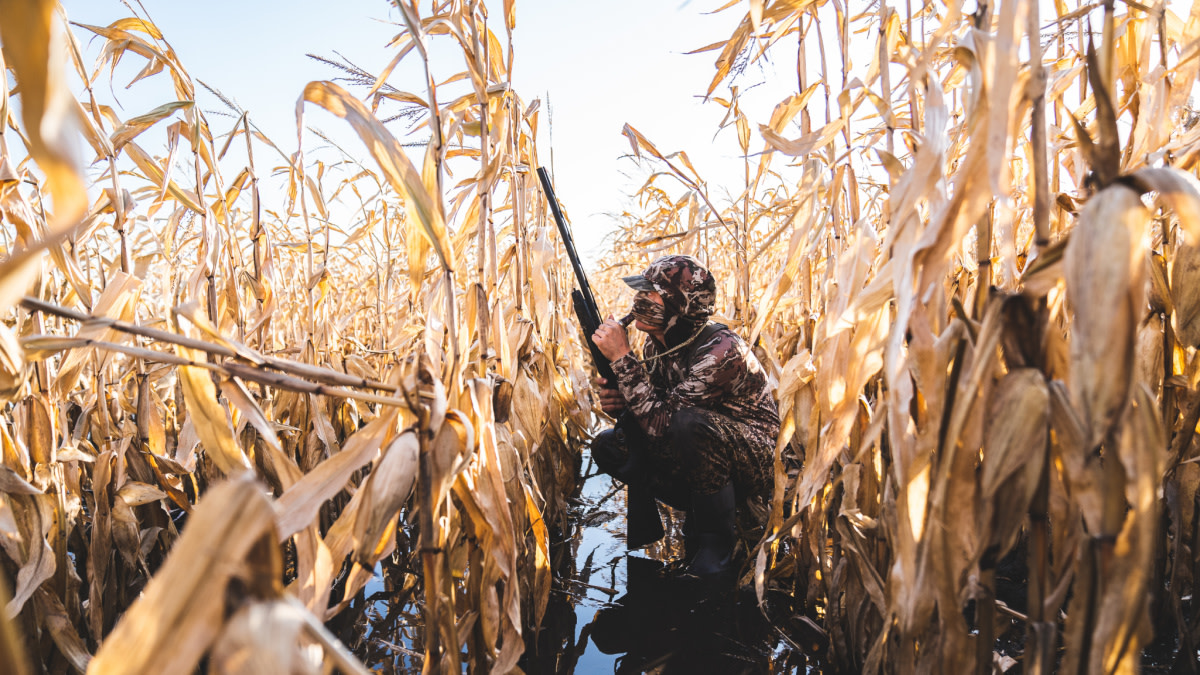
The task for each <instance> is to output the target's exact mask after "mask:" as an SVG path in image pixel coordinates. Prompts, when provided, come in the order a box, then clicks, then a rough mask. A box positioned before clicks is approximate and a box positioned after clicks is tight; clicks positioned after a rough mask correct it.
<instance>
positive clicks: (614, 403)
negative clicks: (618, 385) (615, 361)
mask: <svg viewBox="0 0 1200 675" xmlns="http://www.w3.org/2000/svg"><path fill="white" fill-rule="evenodd" d="M596 391H597V392H598V393H599V395H600V409H601V410H603V411H604V414H606V415H608V416H610V417H616V416H617V415H620V414H621V412H622V411H624V410H625V395H624V394H622V393H621V390H620V389H615V388H612V387H611V386H610V385H609V384H608V380H606V379H604V378H603V377H597V378H596Z"/></svg>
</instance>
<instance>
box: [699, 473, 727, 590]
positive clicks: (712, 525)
mask: <svg viewBox="0 0 1200 675" xmlns="http://www.w3.org/2000/svg"><path fill="white" fill-rule="evenodd" d="M736 513H737V509H736V505H735V503H734V497H733V483H726V484H725V485H724V486H722V487H721V489H720V490H717V491H716V492H714V493H713V494H710V495H699V494H693V495H692V508H691V510H690V511H688V515H687V518H688V521H689V523H691V522H692V519H693V518H694V519H695V521H694V524H693V525H692V527H691V530H692V539H693V541H694V546H695V547H694V550H695V556H694V557H693V558H692V560H691V563H690V564H688V567H687V574H688V576H693V577H697V578H699V579H701V580H704V581H715V580H718V579H723V578H725V577H727V576H728V575H729V574H731V573H732V572H733V549H734V545H735V544H736V543H737V539H736V534H735V531H734V521H735V518H736Z"/></svg>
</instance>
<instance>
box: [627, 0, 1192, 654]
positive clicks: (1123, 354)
mask: <svg viewBox="0 0 1200 675" xmlns="http://www.w3.org/2000/svg"><path fill="white" fill-rule="evenodd" d="M1038 10H1039V8H1038V7H1036V6H1034V5H1031V4H1029V3H998V4H994V5H993V4H989V3H984V4H983V5H981V6H980V8H979V9H978V10H977V11H976V13H975V14H974V15H972V16H964V15H963V14H962V13H961V9H960V7H959V5H958V3H950V4H949V5H947V6H946V7H941V6H936V5H928V6H926V7H925V9H924V10H922V11H921V12H919V13H917V14H915V15H914V14H909V15H907V16H905V15H903V13H902V11H897V10H896V9H894V8H893V7H891V6H890V5H889V3H886V2H885V3H878V4H877V5H875V6H873V7H872V8H871V9H870V10H869V11H868V13H866V14H862V15H860V16H858V17H857V18H855V19H850V18H848V17H846V16H845V15H843V14H841V13H839V11H838V10H837V9H836V8H835V7H831V6H817V5H803V6H797V5H796V4H795V3H785V2H769V1H768V2H758V1H756V2H751V3H750V11H749V12H747V14H746V15H745V17H744V18H743V19H742V21H741V22H740V24H739V25H738V27H737V28H736V30H735V31H734V33H733V34H732V35H731V36H730V39H729V40H727V41H725V42H723V43H718V44H716V45H713V46H711V47H710V48H711V49H713V50H719V51H720V55H719V56H718V59H717V63H716V71H717V72H716V74H715V76H714V79H713V81H712V83H711V84H710V86H709V94H710V95H711V94H712V93H713V92H714V91H715V90H716V89H717V87H718V86H720V85H721V84H722V83H723V82H725V81H726V79H727V78H729V77H731V74H732V73H733V72H734V69H736V68H738V67H740V64H741V63H742V62H743V60H744V58H745V56H746V55H747V54H749V55H751V57H752V58H757V57H758V56H760V55H761V54H763V53H765V51H766V50H767V49H768V48H770V47H771V45H774V44H776V43H779V42H781V41H782V42H786V40H785V38H786V37H788V36H792V37H798V38H800V39H801V51H800V56H799V58H798V59H797V62H798V73H797V74H798V79H799V82H800V83H801V87H800V89H801V90H800V91H799V92H798V93H797V94H795V95H794V96H792V97H789V98H788V99H786V100H784V101H782V102H780V104H779V105H778V106H777V107H776V109H775V111H774V113H773V115H772V117H771V119H770V121H769V122H767V123H764V124H761V125H760V126H759V133H760V135H761V136H762V138H763V140H764V141H765V146H764V150H765V153H764V155H763V156H762V158H761V159H760V160H758V167H757V168H758V171H757V175H759V176H761V177H763V180H762V182H761V184H760V182H759V181H758V180H747V181H746V183H747V185H750V186H752V189H751V195H749V196H747V197H746V198H745V199H742V200H740V201H739V203H737V204H729V205H727V206H726V207H725V211H723V213H726V214H728V217H730V218H734V219H736V220H737V221H738V222H742V223H746V224H747V226H746V229H745V231H743V232H742V233H741V234H740V238H742V239H743V240H744V241H746V242H747V245H748V248H749V249H750V250H754V251H756V253H755V255H754V257H753V260H754V261H755V262H754V266H755V270H769V271H770V272H769V273H768V274H754V275H752V276H751V278H752V279H753V280H757V279H760V278H761V279H764V281H761V282H758V281H755V283H754V284H753V287H752V288H750V289H749V290H748V296H749V298H750V299H752V301H753V304H754V307H755V308H756V309H757V311H756V312H754V313H753V314H754V316H753V319H752V320H750V321H748V322H747V323H745V324H741V325H742V326H743V328H742V330H743V331H744V334H745V335H746V336H747V337H749V338H750V339H751V340H754V341H755V342H756V349H757V352H758V354H759V355H760V358H762V359H763V360H764V362H765V363H766V364H767V365H768V368H769V369H770V370H771V371H772V372H773V373H774V374H775V376H776V377H777V378H778V380H779V385H780V388H779V400H780V408H781V413H782V414H783V435H782V437H781V438H780V442H779V457H778V459H777V464H776V473H777V481H776V492H775V500H774V505H773V510H772V515H771V520H770V526H769V532H768V536H767V537H765V538H764V540H763V541H762V543H761V545H760V547H759V549H758V551H757V559H756V566H755V568H754V570H753V573H752V575H751V577H750V578H752V579H753V580H754V582H755V584H756V586H757V588H758V590H759V593H760V598H764V597H765V591H766V590H767V589H768V588H791V589H794V590H795V592H796V593H798V594H800V595H801V596H802V597H805V598H806V602H807V603H808V606H809V609H810V611H812V612H813V613H814V614H817V613H818V612H823V618H824V627H825V629H826V630H827V631H828V637H829V639H830V650H831V659H832V661H833V662H834V664H835V665H836V666H837V667H839V668H841V669H845V670H847V671H854V672H858V671H862V672H880V671H884V672H962V671H965V670H968V669H970V668H971V667H972V666H974V667H975V669H976V670H978V671H980V672H986V671H988V670H990V669H991V668H992V663H993V661H994V660H997V662H999V660H1000V656H999V655H996V654H994V650H995V649H996V644H995V641H994V638H995V637H998V636H997V635H996V633H995V631H996V630H999V628H997V625H998V624H997V623H996V617H997V616H1004V617H1012V616H1019V617H1020V620H1021V621H1023V622H1025V623H1026V628H1027V632H1028V634H1027V637H1026V649H1025V652H1024V653H1025V666H1026V668H1027V669H1028V670H1030V671H1031V672H1048V671H1049V670H1051V669H1053V668H1054V664H1055V661H1054V659H1055V656H1056V649H1057V645H1058V641H1059V640H1060V639H1062V640H1063V643H1064V645H1065V647H1066V651H1065V658H1064V660H1063V662H1062V665H1063V670H1064V672H1076V671H1078V672H1100V671H1103V672H1113V671H1114V670H1117V669H1122V671H1124V670H1128V669H1133V668H1135V667H1136V664H1137V662H1138V659H1139V655H1140V651H1141V647H1143V646H1145V645H1146V644H1147V640H1148V639H1149V636H1150V630H1151V628H1152V627H1153V629H1154V630H1155V631H1157V632H1158V636H1159V637H1161V638H1162V639H1164V640H1166V641H1167V643H1170V641H1171V640H1172V639H1173V638H1174V639H1178V640H1179V645H1180V646H1179V658H1180V664H1181V665H1182V666H1183V667H1185V668H1191V667H1192V665H1191V664H1190V663H1185V662H1189V660H1190V655H1191V654H1193V653H1194V651H1195V648H1194V639H1193V638H1194V633H1195V630H1196V626H1197V623H1198V622H1197V621H1196V619H1195V618H1194V616H1192V615H1191V614H1190V613H1189V610H1188V602H1189V601H1187V600H1186V599H1185V598H1187V597H1188V596H1189V594H1190V593H1191V592H1192V589H1193V587H1194V584H1195V579H1194V573H1195V570H1193V569H1191V566H1190V562H1188V561H1189V560H1190V559H1191V558H1190V557H1189V553H1188V551H1190V550H1192V549H1193V548H1194V547H1195V546H1196V545H1197V542H1195V541H1194V539H1195V527H1194V526H1195V523H1196V522H1197V521H1196V517H1195V508H1194V504H1193V502H1194V500H1193V497H1194V496H1195V494H1196V490H1197V485H1198V484H1200V471H1198V470H1197V469H1195V468H1194V466H1195V465H1194V463H1193V462H1189V461H1188V460H1189V459H1191V458H1192V456H1193V455H1194V454H1195V452H1196V451H1195V449H1194V448H1193V446H1192V440H1193V439H1192V435H1193V433H1192V432H1193V429H1194V428H1195V426H1196V423H1197V419H1200V405H1197V403H1196V401H1197V399H1198V397H1197V395H1196V393H1195V382H1196V379H1197V376H1196V373H1197V368H1198V367H1200V365H1198V362H1197V359H1196V357H1195V350H1196V348H1197V346H1200V341H1198V340H1197V339H1196V337H1195V330H1194V328H1192V326H1194V325H1195V324H1194V323H1193V321H1192V319H1193V317H1194V316H1195V315H1196V310H1195V308H1194V305H1195V303H1194V302H1193V298H1192V297H1191V295H1192V293H1191V291H1190V290H1189V289H1191V288H1193V287H1195V282H1194V280H1192V279H1191V276H1189V275H1191V274H1192V273H1193V269H1194V268H1195V267H1196V264H1195V261H1194V260H1193V258H1194V257H1195V255H1194V250H1193V248H1194V245H1195V240H1196V239H1198V238H1200V201H1197V200H1198V199H1200V191H1198V189H1197V187H1196V183H1195V180H1194V178H1193V177H1192V173H1193V172H1194V171H1195V166H1196V158H1197V157H1200V153H1198V152H1197V147H1200V146H1197V141H1198V140H1200V135H1197V134H1196V133H1194V129H1193V128H1192V127H1191V126H1189V124H1190V122H1189V120H1190V116H1191V114H1190V110H1189V109H1188V108H1187V107H1186V104H1187V99H1188V94H1187V93H1186V92H1190V90H1191V86H1192V83H1193V82H1194V81H1195V78H1196V75H1197V65H1196V62H1195V59H1194V58H1192V57H1191V50H1193V49H1194V48H1193V46H1192V45H1193V44H1194V41H1195V39H1196V38H1197V36H1200V21H1198V20H1195V19H1194V18H1188V19H1186V20H1183V19H1180V18H1179V17H1176V16H1174V15H1172V14H1170V13H1169V9H1167V8H1166V7H1165V5H1162V4H1155V5H1153V6H1151V7H1149V8H1148V9H1147V8H1144V7H1142V6H1140V5H1139V6H1136V7H1131V8H1129V9H1127V10H1126V11H1125V12H1124V13H1123V14H1118V12H1117V8H1116V7H1115V6H1114V3H1111V2H1109V3H1102V4H1100V5H1097V6H1096V7H1091V6H1084V5H1081V6H1080V7H1078V8H1074V7H1068V6H1066V5H1065V4H1060V5H1057V10H1058V14H1057V16H1055V17H1054V18H1053V20H1052V21H1049V22H1048V21H1046V20H1044V18H1043V17H1041V16H1039V11H1038ZM1092 10H1095V11H1094V12H1093V11H1092ZM1089 20H1093V21H1095V20H1099V21H1098V23H1099V25H1100V33H1101V35H1100V40H1099V44H1098V46H1097V47H1096V49H1095V51H1093V50H1091V48H1090V47H1089V43H1088V42H1087V41H1086V40H1084V36H1085V35H1090V31H1089V30H1086V26H1087V21H1089ZM1047 26H1052V27H1053V33H1052V34H1050V37H1051V39H1050V40H1041V39H1039V35H1040V34H1041V33H1042V32H1043V30H1044V29H1046V27H1047ZM868 29H869V30H868ZM859 36H862V37H859ZM1030 36H1033V39H1034V41H1035V44H1037V43H1040V44H1041V46H1042V49H1043V50H1044V51H1045V52H1046V54H1045V57H1046V58H1043V53H1042V51H1040V50H1036V49H1035V50H1034V51H1033V53H1032V54H1030V55H1029V56H1028V57H1022V56H1021V54H1022V51H1023V50H1027V45H1028V43H1029V37H1030ZM1072 36H1076V37H1074V38H1073V37H1072ZM1089 39H1090V38H1089ZM864 41H865V42H866V43H865V44H864ZM832 45H836V48H834V47H830V48H829V49H828V51H827V46H832ZM841 54H871V55H873V56H874V60H873V62H871V63H870V64H867V65H866V67H865V69H862V65H863V64H859V66H860V70H856V71H851V70H850V69H849V68H848V64H847V63H846V62H845V59H843V58H842V56H841ZM806 64H819V65H818V66H813V69H814V70H815V69H817V68H819V69H820V73H819V75H820V79H821V81H823V82H824V83H826V86H828V84H829V83H831V82H833V83H836V82H838V81H839V77H838V76H839V73H838V72H837V68H838V66H839V64H840V66H841V73H840V82H841V83H842V86H843V89H842V91H841V92H840V93H838V92H836V91H834V92H833V93H834V95H833V96H827V97H826V103H825V105H824V106H823V107H824V113H825V120H826V121H825V124H824V125H823V126H817V127H816V128H812V127H813V126H814V125H813V124H812V118H813V117H815V116H816V114H814V115H812V116H809V115H808V108H811V107H813V106H817V108H818V109H819V108H820V107H821V106H820V99H819V98H818V97H816V95H815V94H816V92H817V87H816V86H806V85H805V82H806V81H807V80H809V79H811V76H812V73H810V72H809V67H808V66H807V65H806ZM897 75H902V77H900V78H898V77H897ZM894 87H900V88H901V91H900V93H901V96H900V97H897V96H896V93H897V92H896V91H895V90H894ZM1181 87H1182V88H1181ZM719 102H720V103H721V104H722V105H723V106H725V107H726V109H727V110H728V111H729V113H728V115H727V120H731V124H730V125H731V126H733V125H734V124H736V119H737V117H738V115H739V114H740V111H739V108H738V106H737V104H736V98H730V99H729V100H722V101H719ZM864 103H869V105H868V106H865V107H863V105H862V104H864ZM1047 105H1048V106H1049V110H1047V109H1046V107H1047ZM801 111H804V114H803V115H800V119H799V124H798V126H799V130H800V135H799V136H798V137H796V138H789V137H788V133H787V130H788V127H789V125H790V124H791V122H792V120H793V119H794V118H796V117H797V115H798V114H800V112H801ZM814 113H818V111H817V110H814ZM818 114H819V113H818ZM1176 121H1178V122H1179V126H1178V127H1175V126H1174V122H1176ZM1119 122H1120V124H1126V125H1127V127H1125V128H1127V130H1128V131H1127V132H1122V135H1124V134H1125V133H1128V139H1127V140H1126V141H1125V142H1124V143H1122V140H1121V138H1119V137H1118V129H1119V128H1122V127H1120V126H1119ZM737 126H738V129H737V131H738V134H739V142H741V144H742V146H743V150H744V151H745V149H746V146H747V143H746V141H745V136H746V132H745V126H744V125H741V124H737ZM646 144H647V145H648V144H649V141H646ZM654 154H655V156H656V157H657V158H658V160H659V162H661V161H663V160H662V157H663V155H662V154H661V153H657V152H655V153H654ZM772 154H774V155H787V156H791V157H797V158H800V159H801V160H802V162H801V163H800V164H799V166H798V167H797V168H795V169H791V170H788V171H782V170H781V171H780V172H771V171H768V170H767V167H768V166H769V162H770V161H771V156H772ZM876 159H877V160H878V161H879V163H878V164H877V165H876V166H874V167H868V168H864V167H867V162H868V161H870V162H874V161H875V160H876ZM1163 163H1166V164H1168V165H1169V166H1162V164H1163ZM747 175H754V172H751V171H747ZM642 195H643V197H644V198H645V199H646V202H647V203H649V204H652V205H654V206H653V207H652V210H647V211H646V212H644V213H643V214H636V215H634V216H632V217H631V221H630V225H629V226H628V227H627V228H625V229H624V230H623V232H622V234H621V235H620V236H619V237H618V239H617V242H616V253H617V259H616V260H614V261H613V262H612V265H613V267H614V268H617V269H623V268H630V267H633V268H636V267H637V266H638V265H644V264H645V262H646V258H645V256H646V255H647V254H646V253H645V252H644V250H643V249H640V248H639V247H637V246H635V245H634V242H654V243H655V245H656V248H659V249H660V250H663V251H664V252H665V251H680V252H703V244H702V242H701V240H699V239H698V238H696V237H694V236H692V235H693V234H694V233H695V232H696V231H699V230H698V228H697V225H701V226H702V225H703V222H704V219H703V218H697V215H696V213H695V211H696V203H695V201H689V196H688V195H685V196H684V198H682V199H676V197H675V196H673V195H672V194H670V193H668V192H667V191H665V190H663V189H662V187H661V186H660V185H659V183H658V182H657V181H655V180H654V179H652V180H651V181H650V182H648V183H647V185H646V186H644V187H643V189H642ZM1149 196H1155V197H1156V199H1157V201H1156V202H1154V203H1153V210H1149V209H1148V208H1147V206H1146V205H1147V204H1150V203H1151V202H1150V201H1148V200H1149ZM814 204H820V205H822V207H823V208H814V206H813V205H814ZM1081 204H1082V207H1081V206H1080V205H1081ZM747 205H749V206H747ZM739 212H740V213H739ZM659 242H661V245H659V244H658V243H659ZM658 254H660V252H659V250H655V251H654V252H653V254H652V255H658ZM735 258H736V256H733V255H716V254H714V253H713V250H712V249H709V255H708V260H709V263H710V265H711V266H712V267H713V269H714V271H716V272H717V274H718V276H719V278H721V277H723V278H726V279H736V278H738V276H737V275H738V274H739V273H741V272H743V271H744V270H743V268H742V265H741V263H740V262H737V261H736V260H735ZM626 273H627V272H626ZM730 289H731V290H732V286H731V287H730ZM739 294H740V291H739ZM1147 307H1149V309H1150V311H1149V312H1147V311H1146V310H1147ZM1188 331H1190V332H1188ZM1185 333H1186V335H1185ZM1051 432H1053V433H1051ZM793 442H794V444H795V445H796V446H798V447H801V448H802V449H803V456H804V461H805V466H804V469H803V470H802V471H801V472H800V473H799V474H798V475H797V476H796V478H795V479H788V478H787V474H786V472H785V470H786V461H785V460H786V456H787V453H788V451H789V447H790V445H792V444H793ZM1160 490H1161V491H1162V492H1161V494H1162V495H1163V497H1162V498H1160V497H1159V496H1158V495H1159V494H1160V492H1159V491H1160ZM1164 500H1165V501H1164ZM1160 509H1165V512H1166V514H1167V517H1168V519H1169V522H1170V536H1169V537H1168V536H1167V533H1166V532H1164V531H1163V527H1162V525H1161V522H1160V515H1159V514H1160V513H1161V511H1160ZM1026 514H1028V516H1029V520H1028V521H1027V522H1026V521H1025V520H1024V519H1025V515H1026ZM827 542H830V543H832V548H827ZM1010 551H1017V553H1014V554H1012V555H1018V556H1023V557H1025V559H1026V561H1027V564H1028V573H1027V575H1026V576H1027V578H1026V579H1025V581H1026V582H1027V583H1026V587H1027V593H1026V594H1025V596H1026V597H1024V598H1017V599H1014V598H1013V597H1012V596H1009V597H1007V598H1005V599H1006V600H1007V601H1008V602H1014V601H1015V600H1022V601H1025V602H1027V604H1028V611H1027V612H1014V611H1012V609H1011V608H1007V607H1003V606H999V605H997V604H996V588H995V570H996V566H997V564H998V563H999V562H1000V561H1001V560H1002V559H1003V558H1005V556H1006V555H1008V554H1009V553H1010ZM1068 594H1071V595H1072V600H1071V602H1070V603H1069V604H1067V603H1066V597H1067V595H1068ZM1147 598H1149V600H1147ZM969 601H974V606H975V612H974V616H967V617H965V618H964V608H965V607H966V606H967V603H968V602H969ZM1151 605H1153V606H1154V607H1155V608H1156V609H1155V611H1154V615H1155V616H1157V617H1160V618H1159V619H1157V620H1156V621H1155V622H1153V625H1152V622H1151V621H1150V615H1149V610H1150V607H1151ZM997 610H999V611H997ZM1063 610H1065V615H1066V620H1065V621H1062V620H1060V617H1061V614H1062V611H1063ZM969 621H970V622H973V623H974V624H975V626H976V627H977V628H978V632H977V633H976V634H974V635H972V634H971V632H970V630H969ZM1060 635H1061V636H1062V637H1061V638H1060ZM972 643H975V644H974V648H972Z"/></svg>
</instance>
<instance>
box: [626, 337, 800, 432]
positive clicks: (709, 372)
mask: <svg viewBox="0 0 1200 675" xmlns="http://www.w3.org/2000/svg"><path fill="white" fill-rule="evenodd" d="M666 351H668V348H667V347H664V346H663V345H661V344H659V343H658V341H657V340H655V339H654V338H652V337H649V336H647V338H646V341H645V343H644V345H643V347H642V352H643V356H644V357H645V358H646V359H647V360H648V364H649V367H647V366H646V365H643V363H642V362H641V361H639V360H638V359H637V358H636V357H635V356H634V355H633V354H632V353H630V354H627V355H625V356H624V357H622V358H620V359H617V360H616V361H613V363H612V368H613V372H614V373H615V374H616V376H617V381H618V386H619V387H620V390H621V393H622V394H623V395H624V396H625V400H626V401H627V402H628V406H629V411H630V412H631V413H632V414H633V416H634V417H635V418H636V419H637V421H638V422H639V423H640V424H641V426H642V428H643V429H644V430H645V431H646V433H647V435H649V436H650V438H651V439H653V440H659V439H662V438H663V437H665V436H666V433H667V428H668V427H669V426H670V424H671V416H672V415H673V414H674V413H675V412H676V411H677V410H680V409H682V408H687V407H694V408H703V409H706V410H711V411H713V412H716V413H719V414H721V415H724V416H726V417H728V418H729V419H730V420H731V421H733V422H735V423H738V424H742V425H745V428H744V431H745V433H746V435H747V437H748V439H749V440H752V441H753V442H754V444H755V445H760V444H761V445H763V446H768V447H769V448H771V449H772V450H773V449H774V447H775V439H776V438H777V437H778V435H779V409H778V408H777V406H776V404H775V398H774V397H773V396H772V395H771V390H770V386H769V384H768V381H767V374H766V372H765V371H764V370H763V367H762V364H760V363H759V361H758V358H757V357H755V356H754V353H753V352H752V351H751V350H750V347H749V345H747V344H746V341H745V340H743V339H742V338H741V337H739V336H738V335H737V334H736V333H734V332H733V331H731V330H729V329H728V328H725V327H723V326H722V327H721V328H719V329H718V330H717V331H715V332H713V333H712V334H711V336H710V337H708V338H707V339H704V340H703V342H699V341H698V342H697V343H696V344H693V345H691V346H690V348H688V347H684V348H683V349H680V350H678V351H676V352H673V353H670V354H667V355H665V356H662V357H661V358H654V357H655V355H657V354H662V353H664V352H666Z"/></svg>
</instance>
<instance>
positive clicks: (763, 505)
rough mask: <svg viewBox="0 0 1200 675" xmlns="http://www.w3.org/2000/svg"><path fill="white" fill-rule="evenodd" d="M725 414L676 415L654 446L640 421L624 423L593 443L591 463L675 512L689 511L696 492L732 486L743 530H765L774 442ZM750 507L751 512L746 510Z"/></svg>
mask: <svg viewBox="0 0 1200 675" xmlns="http://www.w3.org/2000/svg"><path fill="white" fill-rule="evenodd" d="M756 431H757V430H756V429H754V428H753V427H750V426H749V425H746V424H741V423H738V422H736V421H734V420H732V419H730V418H728V417H725V416H724V415H721V414H719V413H715V412H713V411H711V410H704V409H701V408H684V409H682V410H680V411H678V412H676V413H675V414H674V415H673V416H672V417H671V425H670V427H669V428H668V430H667V436H666V439H665V440H664V441H662V442H658V443H655V442H653V441H651V440H650V439H649V438H647V437H646V436H645V435H644V434H643V433H641V429H640V428H638V427H637V422H635V421H633V420H632V419H627V420H622V421H621V422H619V423H618V425H617V426H616V427H615V428H613V429H607V430H605V431H602V432H600V433H599V434H598V435H597V436H596V438H595V440H593V441H592V448H591V449H592V459H593V460H595V462H596V465H597V466H598V467H599V468H600V470H601V471H603V472H604V473H606V474H608V475H610V476H613V477H614V478H616V479H618V480H620V481H623V482H625V483H635V484H637V483H639V482H643V483H645V484H648V485H649V486H650V489H651V491H652V492H653V493H654V496H655V497H656V498H657V499H659V500H660V501H662V502H664V503H666V504H667V505H669V506H671V507H672V508H676V509H682V510H687V509H688V508H690V507H691V498H692V495H693V493H695V494H712V493H714V492H717V491H718V490H720V489H721V487H722V486H724V485H725V484H726V483H729V482H732V483H733V488H734V494H735V495H736V499H737V502H738V504H739V508H738V512H739V513H738V515H739V521H740V522H741V524H742V526H743V529H746V528H747V527H752V526H754V525H758V526H761V525H762V524H763V522H764V521H765V519H766V513H767V508H768V506H769V504H770V501H771V490H772V488H773V484H774V481H773V476H772V468H773V466H772V462H773V455H774V440H775V439H773V438H765V437H764V435H763V434H759V433H756ZM742 505H745V506H747V507H749V508H742Z"/></svg>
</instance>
